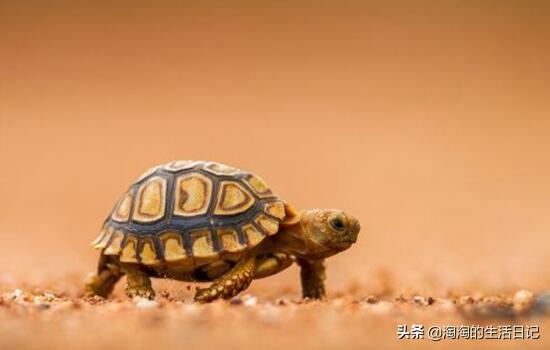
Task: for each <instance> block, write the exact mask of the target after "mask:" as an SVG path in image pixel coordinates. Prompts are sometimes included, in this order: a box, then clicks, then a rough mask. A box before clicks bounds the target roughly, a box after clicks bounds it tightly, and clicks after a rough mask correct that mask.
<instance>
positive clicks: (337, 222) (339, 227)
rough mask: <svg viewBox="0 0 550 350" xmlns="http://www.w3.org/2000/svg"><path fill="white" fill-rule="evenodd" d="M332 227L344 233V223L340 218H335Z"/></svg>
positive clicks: (331, 221)
mask: <svg viewBox="0 0 550 350" xmlns="http://www.w3.org/2000/svg"><path fill="white" fill-rule="evenodd" d="M330 226H331V227H332V228H333V229H335V230H336V231H342V230H344V226H345V225H344V222H343V221H342V219H340V218H334V219H332V220H330Z"/></svg>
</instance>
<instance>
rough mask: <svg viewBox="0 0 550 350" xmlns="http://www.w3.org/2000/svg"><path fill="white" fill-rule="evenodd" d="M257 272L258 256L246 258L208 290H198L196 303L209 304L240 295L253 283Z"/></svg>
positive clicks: (215, 281)
mask: <svg viewBox="0 0 550 350" xmlns="http://www.w3.org/2000/svg"><path fill="white" fill-rule="evenodd" d="M255 270H256V255H255V254H251V255H249V256H246V257H244V258H243V259H242V260H241V261H239V263H238V264H237V265H235V267H234V268H233V269H231V270H229V271H228V272H227V273H225V274H224V275H222V276H221V277H220V278H218V279H216V280H214V282H213V283H212V284H211V285H210V287H208V288H202V289H199V290H197V293H196V294H195V301H198V302H201V303H208V302H211V301H214V300H216V299H219V298H222V299H230V298H232V297H234V296H235V295H237V294H239V293H240V292H242V291H243V290H245V289H246V288H248V286H249V285H250V283H251V282H252V280H253V279H254V272H255Z"/></svg>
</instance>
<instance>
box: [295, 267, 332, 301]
mask: <svg viewBox="0 0 550 350" xmlns="http://www.w3.org/2000/svg"><path fill="white" fill-rule="evenodd" d="M298 265H300V267H301V271H300V277H301V280H302V297H304V298H309V299H324V298H325V295H326V291H325V280H326V278H327V276H326V273H325V263H324V259H319V260H306V259H298Z"/></svg>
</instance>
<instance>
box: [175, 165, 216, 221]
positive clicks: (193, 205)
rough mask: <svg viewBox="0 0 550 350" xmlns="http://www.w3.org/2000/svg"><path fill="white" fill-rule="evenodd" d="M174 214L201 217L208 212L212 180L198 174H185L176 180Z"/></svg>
mask: <svg viewBox="0 0 550 350" xmlns="http://www.w3.org/2000/svg"><path fill="white" fill-rule="evenodd" d="M174 191H175V201H174V214H175V215H181V216H195V215H201V214H204V213H206V212H207V211H208V207H209V204H210V200H211V198H212V180H210V179H209V178H208V177H206V176H204V175H202V174H199V173H190V174H185V175H182V176H180V177H178V178H177V179H176V188H175V189H174Z"/></svg>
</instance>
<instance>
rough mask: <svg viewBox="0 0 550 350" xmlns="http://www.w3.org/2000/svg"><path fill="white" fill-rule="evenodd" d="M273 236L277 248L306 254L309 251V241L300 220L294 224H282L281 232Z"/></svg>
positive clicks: (300, 254) (297, 254)
mask: <svg viewBox="0 0 550 350" xmlns="http://www.w3.org/2000/svg"><path fill="white" fill-rule="evenodd" d="M272 237H273V240H274V242H275V246H276V247H277V249H281V250H283V251H284V252H285V253H288V254H292V255H296V256H304V255H306V254H307V252H308V242H307V239H306V236H305V234H304V229H303V227H302V225H301V223H300V222H299V221H298V222H296V223H294V224H292V225H285V226H281V228H280V229H279V232H278V233H277V234H276V235H274V236H272Z"/></svg>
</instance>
